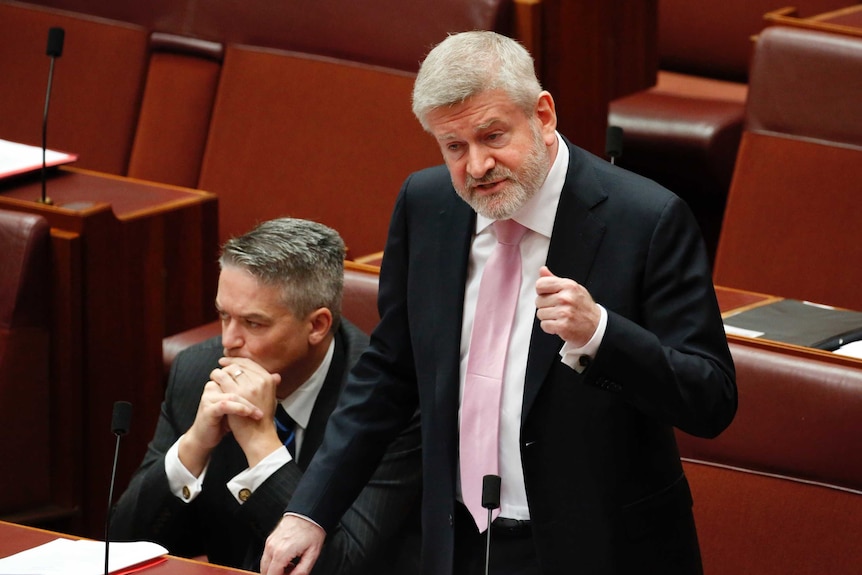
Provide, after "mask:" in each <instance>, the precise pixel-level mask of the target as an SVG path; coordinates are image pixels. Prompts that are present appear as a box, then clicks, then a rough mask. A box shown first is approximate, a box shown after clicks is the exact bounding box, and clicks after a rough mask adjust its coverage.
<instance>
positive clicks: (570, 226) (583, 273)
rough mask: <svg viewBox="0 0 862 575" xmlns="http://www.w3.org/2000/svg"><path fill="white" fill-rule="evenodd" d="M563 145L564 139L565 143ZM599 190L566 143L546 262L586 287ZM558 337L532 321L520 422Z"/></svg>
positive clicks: (597, 237)
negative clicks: (565, 167) (566, 158)
mask: <svg viewBox="0 0 862 575" xmlns="http://www.w3.org/2000/svg"><path fill="white" fill-rule="evenodd" d="M566 144H567V145H569V144H568V141H567V142H566ZM604 198H605V194H604V192H603V191H602V189H601V186H600V184H599V181H598V179H597V178H596V176H595V173H594V172H593V171H592V169H591V165H590V162H589V159H588V156H587V153H586V152H584V151H583V150H580V149H578V148H576V147H574V146H572V145H569V168H568V171H567V173H566V181H565V184H564V185H563V190H562V193H561V195H560V204H559V206H558V207H557V214H556V216H555V218H554V228H553V232H552V233H551V244H550V247H549V249H548V260H547V265H548V268H549V269H550V270H551V272H553V273H554V275H557V276H559V277H565V278H571V279H573V280H575V281H576V282H578V283H580V284H582V285H584V286H586V287H588V288H589V273H590V269H591V267H592V264H593V260H594V258H595V254H596V252H597V251H598V247H599V244H600V243H601V240H602V237H603V235H604V232H605V224H604V223H603V222H602V221H601V220H600V219H598V218H597V217H596V216H595V215H593V214H592V213H591V210H592V208H593V207H594V206H595V205H597V204H598V203H600V202H601V201H603V200H604ZM562 345H563V342H562V340H561V339H560V338H559V337H558V336H556V335H550V334H547V333H545V332H544V331H542V328H541V327H540V326H539V321H538V319H536V320H535V321H534V323H533V333H532V337H531V339H530V352H529V355H528V357H527V374H526V380H525V382H524V404H523V408H522V411H521V422H522V424H523V422H524V420H525V419H526V417H527V414H528V413H529V411H530V408H531V407H532V405H533V402H534V401H535V399H536V395H537V394H538V393H539V389H540V388H541V386H542V382H543V381H544V380H545V378H546V377H547V375H548V372H549V370H550V369H551V367H552V366H553V365H554V362H557V361H559V351H560V348H561V347H562Z"/></svg>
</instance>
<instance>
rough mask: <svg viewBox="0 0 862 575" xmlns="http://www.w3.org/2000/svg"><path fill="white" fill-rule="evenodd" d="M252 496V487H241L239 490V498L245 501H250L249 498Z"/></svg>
mask: <svg viewBox="0 0 862 575" xmlns="http://www.w3.org/2000/svg"><path fill="white" fill-rule="evenodd" d="M249 497H251V489H245V488H244V489H240V490H239V500H240V501H242V502H243V503H245V502H246V501H248V498H249Z"/></svg>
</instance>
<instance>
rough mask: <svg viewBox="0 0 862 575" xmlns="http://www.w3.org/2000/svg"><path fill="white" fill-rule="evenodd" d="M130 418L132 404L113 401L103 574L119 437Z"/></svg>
mask: <svg viewBox="0 0 862 575" xmlns="http://www.w3.org/2000/svg"><path fill="white" fill-rule="evenodd" d="M131 419H132V404H131V403H129V402H128V401H117V402H114V413H113V415H112V417H111V431H113V432H114V435H116V436H117V443H116V446H115V447H114V464H113V465H112V466H111V486H110V488H109V489H108V512H107V514H106V515H105V575H108V573H109V571H108V546H109V545H110V531H111V505H112V504H113V502H114V480H115V478H116V476H117V456H118V455H119V453H120V437H121V436H123V435H125V434H126V433H128V432H129V423H130V422H131Z"/></svg>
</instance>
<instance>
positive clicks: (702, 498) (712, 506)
mask: <svg viewBox="0 0 862 575" xmlns="http://www.w3.org/2000/svg"><path fill="white" fill-rule="evenodd" d="M731 352H732V354H733V359H734V362H735V364H736V370H737V384H738V386H739V410H738V412H737V415H736V418H735V419H734V421H733V423H732V424H731V425H730V427H729V428H728V429H727V430H726V431H725V432H724V433H723V434H722V435H720V436H719V437H718V438H716V439H712V440H705V439H699V438H695V437H691V436H689V435H686V434H684V433H677V438H678V443H679V447H680V453H681V455H682V456H683V458H684V467H685V472H686V475H687V476H688V480H689V483H690V484H691V488H692V493H693V497H694V513H695V520H696V522H697V528H698V536H699V538H700V543H701V551H702V554H703V560H704V572H705V573H708V574H710V575H738V574H748V573H757V574H762V575H768V574H776V575H778V574H781V575H784V574H787V573H793V574H794V575H807V574H810V575H821V574H825V573H828V574H829V575H845V574H846V575H850V574H857V573H859V566H860V565H862V545H859V541H860V540H862V457H860V455H859V453H860V451H859V450H860V446H862V424H860V422H862V362H858V365H854V364H853V362H852V361H847V362H830V361H828V360H818V359H812V358H811V357H810V355H809V356H805V354H800V355H795V354H793V353H791V352H788V353H784V352H778V351H770V350H768V349H763V348H760V347H758V346H755V345H745V344H738V343H732V344H731Z"/></svg>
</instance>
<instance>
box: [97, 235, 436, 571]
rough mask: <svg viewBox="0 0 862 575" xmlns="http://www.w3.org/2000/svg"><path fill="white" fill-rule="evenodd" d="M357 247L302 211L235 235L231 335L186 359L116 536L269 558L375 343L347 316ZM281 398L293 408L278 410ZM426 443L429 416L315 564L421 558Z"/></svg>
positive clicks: (383, 466)
mask: <svg viewBox="0 0 862 575" xmlns="http://www.w3.org/2000/svg"><path fill="white" fill-rule="evenodd" d="M344 254H345V248H344V243H343V241H342V239H341V237H339V235H338V233H337V232H335V231H334V230H332V229H330V228H327V227H326V226H323V225H321V224H317V223H314V222H309V221H306V220H297V219H290V218H283V219H278V220H272V221H268V222H265V223H263V224H261V225H259V226H258V227H257V228H255V229H254V230H252V231H251V232H249V233H247V234H245V235H243V236H241V237H238V238H233V239H231V240H229V241H228V242H227V243H226V244H225V245H224V248H223V251H222V255H221V258H220V260H219V263H220V266H221V272H220V275H219V284H218V294H217V296H216V307H217V309H218V312H219V314H220V317H221V321H222V335H221V337H217V338H213V339H210V340H208V341H206V342H203V343H201V344H198V345H195V346H193V347H191V348H189V349H187V350H185V351H183V352H182V353H180V354H179V355H178V356H177V358H176V359H175V361H174V363H173V367H172V370H171V374H170V378H169V382H168V387H167V391H166V395H165V399H164V402H163V404H162V409H161V415H160V417H159V421H158V425H157V428H156V431H155V436H154V437H153V439H152V441H151V443H150V444H149V449H148V452H147V454H146V455H145V457H144V460H143V462H142V463H141V466H140V468H139V469H138V470H137V472H136V473H135V475H134V476H133V478H132V480H131V482H130V485H129V487H128V489H127V490H126V492H125V493H124V494H123V495H122V497H121V498H120V500H119V502H118V504H117V506H116V509H115V511H114V516H113V518H112V536H113V537H115V538H116V539H120V540H123V539H147V540H152V541H156V542H159V543H161V544H162V545H164V546H166V547H167V548H168V550H169V551H170V553H172V554H174V555H184V556H195V555H200V554H206V555H207V557H208V558H209V560H210V561H212V562H214V563H219V564H223V565H228V566H232V567H239V568H245V569H251V570H257V568H258V564H259V562H260V556H261V553H262V551H263V545H264V541H265V539H266V537H267V535H268V534H269V533H270V531H272V529H273V528H274V527H275V525H276V524H277V523H278V521H279V520H280V519H281V517H282V514H283V512H284V508H285V506H286V504H287V502H288V501H289V500H290V498H291V496H292V494H293V491H294V488H295V487H296V485H297V484H298V482H299V479H300V477H301V476H302V474H303V471H304V470H305V468H306V467H307V465H308V463H309V462H310V460H311V458H312V457H313V456H314V453H315V451H317V448H318V446H319V445H320V442H321V440H322V437H323V431H324V428H325V426H326V422H327V420H328V419H329V416H330V414H331V413H332V411H333V409H334V408H335V405H336V403H337V400H338V397H339V395H340V393H341V390H342V388H343V386H344V383H345V381H346V379H347V372H348V371H349V368H350V367H351V366H352V365H353V364H354V363H355V362H356V360H357V359H358V357H359V355H360V353H361V352H362V351H363V349H364V348H365V347H366V345H367V343H368V337H367V336H366V335H365V334H364V333H362V332H361V331H360V330H359V329H358V328H356V327H355V326H353V325H352V324H350V323H349V322H347V321H346V320H344V319H342V318H341V317H340V311H341V295H342V286H343V273H344V263H343V262H344ZM278 406H280V407H283V408H284V410H285V411H286V412H287V414H288V416H289V417H290V418H292V420H293V421H291V420H290V419H288V420H287V421H285V422H283V423H282V422H281V421H280V422H276V420H275V414H276V410H277V407H278ZM280 427H281V428H282V429H279V428H280ZM291 428H292V429H291ZM280 434H281V437H280ZM419 444H420V439H419V426H418V416H417V417H414V419H413V421H412V422H411V423H410V425H408V427H407V428H406V429H405V431H404V432H403V433H402V434H401V435H400V436H399V437H398V438H397V439H396V440H395V441H394V442H392V444H391V445H390V446H389V448H388V451H387V455H386V456H385V457H384V459H383V461H382V462H381V463H380V465H379V466H378V467H377V471H376V473H375V474H374V477H373V478H372V479H371V481H370V482H369V483H368V484H367V485H366V486H365V488H364V489H363V491H362V493H361V494H360V495H359V497H358V498H357V499H356V500H355V502H354V504H353V506H352V507H351V508H350V509H349V511H347V513H345V514H344V516H343V517H342V519H341V522H340V524H339V526H338V528H337V533H335V534H334V536H333V537H331V538H330V541H329V542H328V544H327V548H326V550H325V551H324V553H323V557H322V559H321V563H320V564H319V566H318V568H317V569H316V570H315V573H324V574H328V573H339V574H345V573H372V572H373V573H390V572H391V573H398V574H399V575H401V574H403V573H409V572H410V568H409V567H406V566H405V561H406V564H410V563H411V562H412V563H413V564H416V563H418V537H416V538H415V541H417V543H416V547H411V546H410V544H409V541H406V540H405V538H409V537H410V536H409V535H406V534H407V533H410V531H411V529H410V528H408V525H407V523H408V522H409V521H410V518H411V514H410V511H411V509H414V508H415V507H416V506H417V505H418V496H419V493H420V490H421V487H420V448H419ZM411 549H416V550H417V556H416V557H411V553H410V550H411ZM384 553H385V554H384ZM395 556H398V557H397V560H396V557H395Z"/></svg>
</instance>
